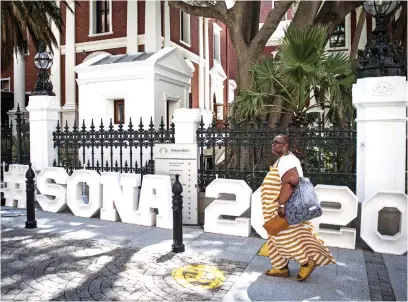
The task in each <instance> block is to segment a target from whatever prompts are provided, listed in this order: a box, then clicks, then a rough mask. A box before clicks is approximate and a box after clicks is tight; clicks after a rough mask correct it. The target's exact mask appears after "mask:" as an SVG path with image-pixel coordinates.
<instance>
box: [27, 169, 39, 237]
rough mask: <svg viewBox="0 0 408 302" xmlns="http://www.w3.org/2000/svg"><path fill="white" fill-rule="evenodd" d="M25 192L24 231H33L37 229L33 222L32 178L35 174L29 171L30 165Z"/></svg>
mask: <svg viewBox="0 0 408 302" xmlns="http://www.w3.org/2000/svg"><path fill="white" fill-rule="evenodd" d="M25 176H26V178H27V180H26V192H27V221H26V223H25V227H26V229H35V228H36V227H37V221H36V220H35V209H34V178H35V173H34V171H33V169H31V163H30V164H29V168H28V170H27V173H26V175H25Z"/></svg>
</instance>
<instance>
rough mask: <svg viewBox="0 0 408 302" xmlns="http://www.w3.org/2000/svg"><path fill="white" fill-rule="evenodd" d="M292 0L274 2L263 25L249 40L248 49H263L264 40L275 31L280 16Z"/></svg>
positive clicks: (266, 40)
mask: <svg viewBox="0 0 408 302" xmlns="http://www.w3.org/2000/svg"><path fill="white" fill-rule="evenodd" d="M293 2H294V1H279V2H277V3H276V4H275V7H274V8H273V9H272V10H271V11H270V12H269V14H268V17H267V18H266V20H265V23H264V25H263V26H262V27H261V29H260V30H259V32H258V33H257V34H256V36H255V38H254V39H253V40H252V41H251V45H250V49H251V50H250V51H255V50H257V49H261V50H263V49H264V47H265V45H266V42H268V40H269V38H270V37H271V36H272V34H273V33H274V32H275V30H276V28H277V27H278V25H279V23H280V21H281V20H282V17H283V16H284V15H285V13H286V12H287V11H288V9H289V8H290V6H291V5H292V3H293Z"/></svg>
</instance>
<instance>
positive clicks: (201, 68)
mask: <svg viewBox="0 0 408 302" xmlns="http://www.w3.org/2000/svg"><path fill="white" fill-rule="evenodd" d="M203 25H204V18H203V17H198V43H199V55H200V62H199V66H198V81H199V85H198V108H201V109H204V98H205V78H204V74H205V66H206V63H207V64H208V62H206V61H205V59H204V32H203Z"/></svg>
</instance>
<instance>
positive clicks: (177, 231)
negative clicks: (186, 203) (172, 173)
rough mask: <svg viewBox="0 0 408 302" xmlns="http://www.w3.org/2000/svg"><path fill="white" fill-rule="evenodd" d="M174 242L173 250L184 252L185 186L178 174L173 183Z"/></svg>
mask: <svg viewBox="0 0 408 302" xmlns="http://www.w3.org/2000/svg"><path fill="white" fill-rule="evenodd" d="M172 191H173V194H174V195H173V244H172V246H171V247H172V251H173V252H175V253H182V252H184V244H183V212H182V209H183V196H181V193H182V192H183V187H182V186H181V183H180V181H179V175H178V174H176V181H175V182H174V184H173V188H172Z"/></svg>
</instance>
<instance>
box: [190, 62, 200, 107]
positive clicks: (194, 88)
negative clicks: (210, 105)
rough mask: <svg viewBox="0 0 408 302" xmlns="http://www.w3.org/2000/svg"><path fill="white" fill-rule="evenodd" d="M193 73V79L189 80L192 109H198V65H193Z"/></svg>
mask: <svg viewBox="0 0 408 302" xmlns="http://www.w3.org/2000/svg"><path fill="white" fill-rule="evenodd" d="M193 65H194V68H195V71H194V74H193V78H192V79H191V94H192V98H193V102H192V103H193V104H192V108H198V105H199V101H198V99H199V87H198V86H199V79H198V71H199V68H198V64H195V63H193Z"/></svg>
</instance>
